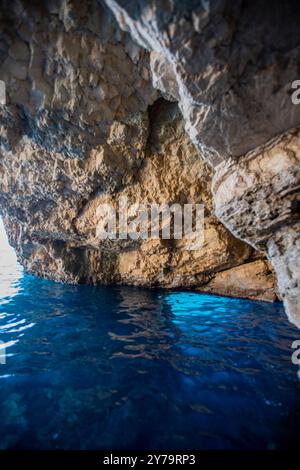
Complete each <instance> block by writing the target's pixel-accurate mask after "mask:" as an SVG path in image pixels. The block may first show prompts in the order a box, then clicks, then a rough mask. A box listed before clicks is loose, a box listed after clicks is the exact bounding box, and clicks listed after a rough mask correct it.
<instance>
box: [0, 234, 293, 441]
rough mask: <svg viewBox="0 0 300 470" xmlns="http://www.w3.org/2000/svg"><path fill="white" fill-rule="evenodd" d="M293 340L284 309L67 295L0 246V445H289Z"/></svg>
mask: <svg viewBox="0 0 300 470" xmlns="http://www.w3.org/2000/svg"><path fill="white" fill-rule="evenodd" d="M3 240H4V239H2V248H3ZM4 255H5V256H4ZM299 337H300V334H299V331H298V330H297V329H296V328H295V327H293V326H292V325H291V324H289V323H288V321H287V319H286V316H285V314H284V312H283V308H282V306H281V304H279V303H278V304H267V303H263V302H249V301H246V300H238V299H229V298H223V297H217V296H213V295H204V294H197V293H192V292H179V291H162V290H144V289H138V288H130V287H89V286H68V285H63V284H59V283H54V282H49V281H45V280H41V279H37V278H34V277H32V276H28V275H25V274H24V273H23V272H22V270H21V268H20V267H19V266H18V265H17V264H16V261H15V258H14V254H13V252H11V251H10V252H9V251H7V250H6V252H5V253H4V251H3V249H2V252H1V251H0V341H1V342H2V344H0V346H1V347H2V349H1V351H2V356H1V358H0V359H2V360H1V362H5V364H1V363H0V422H1V431H0V448H1V449H130V450H133V449H135V450H137V449H147V450H148V449H149V450H150V449H155V450H159V449H164V450H166V449H168V450H171V449H172V450H173V449H174V450H175V449H176V450H181V449H190V450H192V449H199V450H201V449H286V448H293V447H296V446H297V440H298V438H299V423H300V393H299V392H300V387H299V381H298V379H297V367H296V366H294V365H293V364H292V362H291V354H292V349H291V343H292V342H293V341H294V340H295V339H299ZM1 351H0V352H1ZM4 358H5V361H4V360H3V359H4Z"/></svg>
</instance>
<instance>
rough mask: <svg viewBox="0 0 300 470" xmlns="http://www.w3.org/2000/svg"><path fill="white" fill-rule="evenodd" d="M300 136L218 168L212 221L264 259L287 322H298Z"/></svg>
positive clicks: (282, 139)
mask: <svg viewBox="0 0 300 470" xmlns="http://www.w3.org/2000/svg"><path fill="white" fill-rule="evenodd" d="M299 143H300V131H299V130H295V131H292V132H289V133H287V134H286V135H284V136H282V137H280V138H277V139H275V140H273V141H271V142H269V144H268V145H266V146H265V147H264V148H263V149H262V150H261V151H259V152H251V153H249V154H248V155H246V156H245V157H244V158H242V159H240V160H239V162H238V163H236V162H234V161H232V160H231V161H228V162H226V163H224V164H221V165H219V166H218V167H217V169H216V173H215V175H214V184H213V193H214V201H215V206H216V214H217V216H218V217H219V218H220V219H221V220H222V221H223V222H224V223H225V225H226V226H227V227H228V228H229V229H230V230H231V231H232V232H233V233H234V234H236V236H238V237H239V238H241V239H243V240H247V241H248V243H250V244H251V245H252V246H254V247H256V248H259V249H260V250H263V251H266V252H267V253H268V256H269V259H270V260H271V261H272V264H273V266H274V268H275V270H276V272H277V279H278V287H279V290H280V292H281V296H282V298H283V300H284V303H285V306H286V310H287V313H288V315H289V318H290V320H291V321H292V322H294V323H298V322H299V319H300V302H299V299H300V282H299V281H300V266H299V260H300V244H299V243H300V241H299V238H300V237H299V235H300V222H299V213H300V211H299V207H300V194H299V187H300V145H299Z"/></svg>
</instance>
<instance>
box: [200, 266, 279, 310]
mask: <svg viewBox="0 0 300 470" xmlns="http://www.w3.org/2000/svg"><path fill="white" fill-rule="evenodd" d="M201 291H204V292H217V293H218V294H221V295H227V296H235V297H246V298H248V299H255V300H269V301H274V300H275V299H276V294H275V292H274V275H273V272H272V271H271V269H270V265H269V263H268V262H267V261H263V260H257V261H252V262H249V263H245V264H242V265H240V266H237V267H235V268H231V269H226V270H225V271H221V272H219V273H216V274H215V275H214V277H213V279H212V280H211V281H210V282H208V283H207V284H206V285H205V286H203V287H201Z"/></svg>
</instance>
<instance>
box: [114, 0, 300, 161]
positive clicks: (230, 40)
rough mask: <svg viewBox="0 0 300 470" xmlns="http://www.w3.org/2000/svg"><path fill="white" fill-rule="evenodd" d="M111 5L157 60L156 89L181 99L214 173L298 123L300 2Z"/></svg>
mask: <svg viewBox="0 0 300 470" xmlns="http://www.w3.org/2000/svg"><path fill="white" fill-rule="evenodd" d="M106 3H107V5H108V6H109V7H110V8H111V9H112V11H113V12H114V14H115V16H116V18H117V20H118V22H119V24H120V26H121V27H122V28H123V29H125V30H126V31H129V32H130V33H131V35H132V37H133V38H134V39H135V40H136V42H137V43H138V44H140V45H141V46H143V47H144V48H145V49H147V50H149V51H152V53H154V54H155V59H154V60H153V61H152V62H153V63H152V72H154V82H155V84H156V85H158V86H159V87H160V88H162V89H163V90H164V91H165V92H167V93H169V94H171V95H173V96H174V97H175V98H176V99H177V98H179V101H180V107H181V110H182V113H183V116H184V118H185V121H186V127H187V131H188V133H189V135H190V136H191V137H192V139H193V141H194V143H195V144H196V145H197V146H198V147H199V148H200V149H201V151H202V154H203V155H204V157H205V158H206V159H207V160H209V161H210V162H211V164H212V165H213V166H215V165H216V164H217V163H219V162H220V161H222V160H224V159H226V158H228V157H239V156H240V155H242V154H244V153H246V152H248V151H249V150H251V149H253V148H255V147H257V146H258V145H261V144H264V143H265V142H266V141H267V140H269V139H270V138H271V137H274V136H276V135H277V134H280V133H281V132H282V131H285V130H287V129H289V128H291V127H294V126H296V125H299V124H300V109H299V107H297V106H291V98H290V94H291V82H292V81H293V80H295V79H297V78H299V77H298V75H299V73H298V70H299V54H300V39H299V21H300V6H299V2H297V1H284V2H283V1H281V0H275V1H273V2H267V1H262V0H254V1H253V0H252V1H251V0H249V1H245V0H235V1H232V0H214V1H211V0H206V1H201V2H199V1H197V0H184V1H183V0H169V1H165V0H148V1H144V0H139V1H136V2H129V1H128V0H106ZM163 64H164V65H163ZM275 111H276V112H275Z"/></svg>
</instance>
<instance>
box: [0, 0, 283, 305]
mask: <svg viewBox="0 0 300 470" xmlns="http://www.w3.org/2000/svg"><path fill="white" fill-rule="evenodd" d="M3 4H4V6H5V2H2V5H3ZM1 31H2V32H1V55H0V58H1V65H0V79H2V80H4V81H5V83H6V89H7V104H6V105H5V106H2V107H1V137H0V144H1V153H0V208H1V213H2V215H3V216H4V221H5V225H6V228H7V230H8V234H9V238H10V241H11V243H12V244H13V246H14V247H15V248H16V250H17V252H18V255H19V259H20V261H21V262H22V264H23V265H24V266H25V268H26V270H27V271H28V272H31V273H34V274H38V275H41V276H44V277H47V278H51V279H56V280H63V281H67V282H81V283H87V282H90V283H98V282H104V283H112V282H113V283H127V284H135V285H145V286H155V285H159V286H165V287H197V288H199V289H202V288H203V289H205V288H206V287H205V286H207V288H209V290H210V291H211V292H217V293H223V294H230V295H238V296H243V297H249V298H253V297H255V298H259V299H264V300H274V298H275V281H274V276H273V275H272V274H270V266H268V267H267V262H266V261H262V260H260V261H259V259H263V257H264V255H263V254H261V253H255V250H254V249H253V248H252V247H250V246H249V245H247V244H245V243H244V242H241V241H239V240H237V239H236V238H235V237H234V236H233V235H231V233H230V232H229V231H228V230H227V229H225V227H224V226H223V225H222V224H221V223H220V222H219V221H218V220H217V219H216V217H215V216H214V214H213V204H212V195H211V177H212V171H211V169H210V167H209V166H208V165H207V164H206V163H205V161H204V160H203V158H202V156H201V152H199V150H198V149H197V148H196V147H195V146H194V145H193V144H192V142H191V140H190V137H189V136H188V135H187V134H186V132H185V130H184V120H183V119H182V115H181V113H180V111H179V109H178V105H177V103H176V102H174V101H176V98H178V96H179V95H178V90H177V81H176V80H175V79H174V76H173V72H172V70H171V69H170V67H169V65H168V63H166V62H165V61H164V60H162V57H161V55H160V54H149V53H148V52H146V51H144V50H142V49H141V48H139V47H138V46H137V45H136V44H134V43H133V42H132V40H131V39H130V37H129V36H128V35H127V34H126V33H122V32H121V31H120V30H119V29H118V27H117V25H116V24H115V23H114V21H113V20H112V17H111V16H110V14H109V12H108V11H106V10H105V9H104V8H103V7H102V6H101V5H100V3H97V2H96V1H89V2H81V3H80V2H67V1H63V0H61V1H56V2H54V1H53V2H44V3H41V4H34V3H32V2H26V1H23V2H19V1H14V2H11V1H10V2H9V4H8V3H7V5H6V8H5V7H4V8H3V10H2V29H1ZM151 71H152V73H154V71H156V72H155V76H156V80H157V84H156V86H157V87H158V88H159V89H160V91H157V90H155V89H154V88H153V85H152V83H151V79H150V75H151ZM164 87H165V89H164ZM120 196H126V197H127V199H128V204H131V203H151V202H155V203H163V202H165V203H167V204H172V203H180V204H184V203H204V204H205V207H206V209H205V210H206V213H205V215H206V217H205V243H204V245H203V246H202V247H201V249H198V250H194V251H189V250H187V245H188V240H186V239H182V240H162V239H158V240H136V241H132V240H119V241H111V240H105V241H104V240H100V239H99V236H98V235H97V226H98V223H99V221H100V220H99V219H101V216H99V214H98V211H97V209H98V207H99V205H100V204H103V203H110V204H112V205H114V206H116V205H117V203H118V198H119V197H120ZM244 263H246V264H245V270H246V271H247V282H246V280H245V275H243V274H234V271H232V269H236V268H237V267H242V266H244ZM262 266H263V267H262ZM237 272H239V271H237ZM240 272H242V271H240ZM229 273H232V274H230V283H229V278H228V274H229ZM222 279H223V281H222ZM228 283H229V284H228ZM232 283H234V286H235V287H234V289H232V291H230V289H231V286H232ZM229 286H230V289H229ZM263 286H265V288H264V287H263ZM254 291H256V292H257V295H255V292H254Z"/></svg>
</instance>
